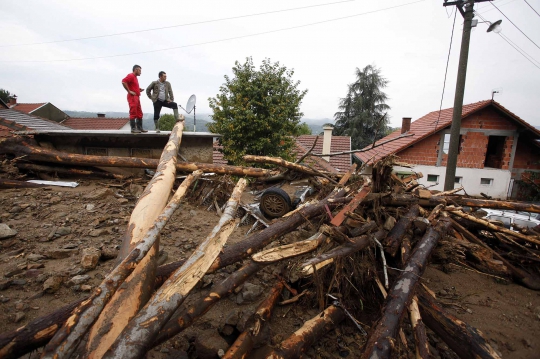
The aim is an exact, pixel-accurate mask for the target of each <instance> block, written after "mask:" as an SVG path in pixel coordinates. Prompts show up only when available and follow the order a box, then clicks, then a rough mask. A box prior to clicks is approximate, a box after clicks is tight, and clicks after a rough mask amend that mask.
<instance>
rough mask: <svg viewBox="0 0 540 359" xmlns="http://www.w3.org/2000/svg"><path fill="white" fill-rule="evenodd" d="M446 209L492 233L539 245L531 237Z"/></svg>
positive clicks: (538, 241)
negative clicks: (507, 235)
mask: <svg viewBox="0 0 540 359" xmlns="http://www.w3.org/2000/svg"><path fill="white" fill-rule="evenodd" d="M446 209H447V210H449V211H450V212H451V213H452V214H454V215H456V216H459V217H461V218H465V219H468V220H469V221H471V222H474V223H478V224H481V225H482V226H484V227H486V228H489V229H491V230H493V231H497V232H501V233H504V234H509V235H511V236H513V237H516V238H519V239H522V240H524V241H526V242H529V243H532V244H538V245H540V240H538V239H536V238H534V237H532V236H526V235H524V234H521V233H519V232H514V231H512V230H510V229H507V228H504V227H500V226H496V225H494V224H493V223H490V222H488V221H486V220H484V219H481V218H476V217H475V216H471V215H470V214H467V213H463V212H462V211H460V210H453V209H452V208H449V207H447V208H446Z"/></svg>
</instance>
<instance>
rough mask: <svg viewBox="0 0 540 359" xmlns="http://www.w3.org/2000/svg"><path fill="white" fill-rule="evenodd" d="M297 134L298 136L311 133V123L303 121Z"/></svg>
mask: <svg viewBox="0 0 540 359" xmlns="http://www.w3.org/2000/svg"><path fill="white" fill-rule="evenodd" d="M296 135H297V136H302V135H311V128H310V127H309V125H308V124H307V123H305V122H302V123H301V124H300V125H299V126H298V131H297V132H296Z"/></svg>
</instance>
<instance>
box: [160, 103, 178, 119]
mask: <svg viewBox="0 0 540 359" xmlns="http://www.w3.org/2000/svg"><path fill="white" fill-rule="evenodd" d="M162 107H167V108H172V109H173V110H178V105H177V104H176V102H167V101H161V100H156V102H154V122H156V121H157V120H159V115H160V113H161V108H162Z"/></svg>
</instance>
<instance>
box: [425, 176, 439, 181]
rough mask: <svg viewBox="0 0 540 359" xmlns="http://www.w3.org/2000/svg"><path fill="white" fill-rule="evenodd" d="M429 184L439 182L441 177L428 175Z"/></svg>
mask: <svg viewBox="0 0 540 359" xmlns="http://www.w3.org/2000/svg"><path fill="white" fill-rule="evenodd" d="M427 181H428V182H439V175H427Z"/></svg>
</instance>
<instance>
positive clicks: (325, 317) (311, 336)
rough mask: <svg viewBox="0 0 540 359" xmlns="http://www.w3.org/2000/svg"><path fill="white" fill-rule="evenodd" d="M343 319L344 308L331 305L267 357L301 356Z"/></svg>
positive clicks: (284, 358) (276, 358)
mask: <svg viewBox="0 0 540 359" xmlns="http://www.w3.org/2000/svg"><path fill="white" fill-rule="evenodd" d="M343 319H345V313H344V312H343V310H342V309H341V308H339V307H336V306H333V305H331V306H329V307H328V308H326V309H325V310H324V311H323V312H322V313H319V314H317V315H316V316H315V317H313V318H312V319H310V320H308V321H307V322H305V323H304V325H303V326H302V327H301V328H300V329H298V330H297V331H296V332H294V333H293V334H292V335H291V336H290V337H289V338H287V339H285V340H284V341H282V342H281V343H280V344H278V345H277V346H276V348H274V350H272V351H271V352H270V353H268V354H267V355H266V356H265V358H267V359H292V358H300V357H301V356H302V354H303V353H304V352H305V350H306V349H307V348H309V347H311V346H312V345H313V344H314V343H315V342H316V341H317V340H319V338H321V337H322V336H323V335H324V334H325V333H326V332H328V331H330V330H331V329H333V328H334V327H335V325H336V324H338V323H339V322H341V321H342V320H343Z"/></svg>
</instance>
